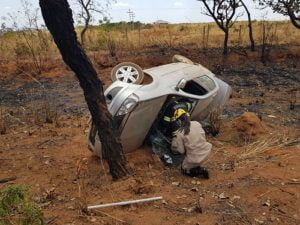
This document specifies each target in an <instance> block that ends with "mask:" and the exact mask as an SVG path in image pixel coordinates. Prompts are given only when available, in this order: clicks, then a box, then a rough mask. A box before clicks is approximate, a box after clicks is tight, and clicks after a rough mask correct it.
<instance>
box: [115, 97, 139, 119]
mask: <svg viewBox="0 0 300 225" xmlns="http://www.w3.org/2000/svg"><path fill="white" fill-rule="evenodd" d="M138 101H139V97H138V96H136V95H135V94H132V95H130V96H129V97H128V98H127V99H126V100H125V101H124V102H123V104H122V105H121V107H120V109H119V111H118V113H117V116H122V115H125V114H127V113H130V112H131V111H132V110H133V109H134V108H135V106H136V105H137V103H138Z"/></svg>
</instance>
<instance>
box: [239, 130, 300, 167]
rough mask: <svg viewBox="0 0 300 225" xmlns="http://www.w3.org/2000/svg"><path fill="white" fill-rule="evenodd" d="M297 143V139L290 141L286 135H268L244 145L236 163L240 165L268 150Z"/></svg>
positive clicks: (299, 141)
mask: <svg viewBox="0 0 300 225" xmlns="http://www.w3.org/2000/svg"><path fill="white" fill-rule="evenodd" d="M299 143H300V140H299V138H292V139H291V138H289V137H288V135H286V134H269V135H267V136H264V137H262V138H260V139H258V140H257V141H255V142H252V143H249V144H248V145H246V146H245V147H244V148H243V150H242V152H241V153H240V154H239V155H238V156H237V161H238V162H239V163H241V162H243V161H246V160H249V159H253V158H257V157H258V156H261V155H262V154H263V153H266V152H268V151H270V150H275V149H280V148H282V147H286V146H292V145H297V144H299Z"/></svg>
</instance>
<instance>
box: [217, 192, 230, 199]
mask: <svg viewBox="0 0 300 225" xmlns="http://www.w3.org/2000/svg"><path fill="white" fill-rule="evenodd" d="M218 198H219V199H227V198H229V197H227V196H225V193H224V192H222V193H221V194H219V195H218Z"/></svg>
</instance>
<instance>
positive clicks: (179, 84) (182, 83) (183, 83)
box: [175, 79, 187, 91]
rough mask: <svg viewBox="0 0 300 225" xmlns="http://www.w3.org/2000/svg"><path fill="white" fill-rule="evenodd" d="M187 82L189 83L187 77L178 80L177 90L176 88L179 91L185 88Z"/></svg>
mask: <svg viewBox="0 0 300 225" xmlns="http://www.w3.org/2000/svg"><path fill="white" fill-rule="evenodd" d="M186 83H187V81H186V79H181V80H180V81H179V82H178V84H177V85H176V88H175V90H176V91H179V89H183V88H184V87H185V85H186Z"/></svg>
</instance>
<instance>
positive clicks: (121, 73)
mask: <svg viewBox="0 0 300 225" xmlns="http://www.w3.org/2000/svg"><path fill="white" fill-rule="evenodd" d="M116 77H117V79H118V80H120V81H122V82H126V83H135V82H136V81H137V80H138V78H139V72H138V71H137V69H136V68H134V67H132V66H122V67H120V68H119V69H118V70H117V72H116Z"/></svg>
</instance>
